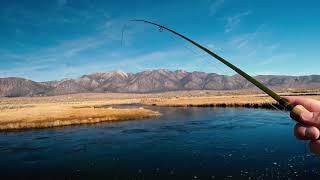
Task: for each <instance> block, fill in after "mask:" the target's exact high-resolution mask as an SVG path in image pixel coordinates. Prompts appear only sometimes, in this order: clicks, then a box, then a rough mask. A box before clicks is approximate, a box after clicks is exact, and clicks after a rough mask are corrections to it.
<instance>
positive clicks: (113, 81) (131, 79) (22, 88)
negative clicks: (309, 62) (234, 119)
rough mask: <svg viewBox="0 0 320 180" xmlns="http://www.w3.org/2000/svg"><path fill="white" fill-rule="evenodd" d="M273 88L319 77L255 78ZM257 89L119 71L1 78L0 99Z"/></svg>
mask: <svg viewBox="0 0 320 180" xmlns="http://www.w3.org/2000/svg"><path fill="white" fill-rule="evenodd" d="M256 78H257V79H258V80H260V81H261V82H262V83H264V84H265V85H267V86H268V87H272V88H314V87H320V75H311V76H276V75H261V76H256ZM253 87H254V86H253V85H252V84H250V83H249V82H248V81H247V80H245V79H243V78H242V77H240V76H239V75H234V76H225V75H219V74H214V73H204V72H196V71H195V72H187V71H183V70H177V71H169V70H165V69H159V70H150V71H143V72H139V73H135V74H134V73H125V72H120V71H115V72H105V73H94V74H89V75H84V76H82V77H80V78H77V79H64V80H60V81H48V82H34V81H31V80H26V79H22V78H15V77H9V78H0V96H2V97H3V96H6V97H17V96H37V95H62V94H72V93H85V92H127V93H152V92H163V91H175V90H237V89H248V88H253Z"/></svg>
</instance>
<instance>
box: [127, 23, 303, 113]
mask: <svg viewBox="0 0 320 180" xmlns="http://www.w3.org/2000/svg"><path fill="white" fill-rule="evenodd" d="M131 21H133V22H143V23H146V24H151V25H154V26H156V27H158V28H159V30H160V31H163V30H167V31H169V32H171V33H173V34H175V35H177V36H179V37H181V38H183V39H184V40H186V41H188V42H190V43H191V44H193V45H195V46H196V47H198V48H200V49H202V50H203V51H205V52H206V53H208V54H209V55H210V56H212V57H214V58H215V59H217V60H219V61H220V62H222V63H223V64H225V65H226V66H228V67H229V68H231V69H233V70H234V71H235V72H237V73H238V74H240V75H241V76H242V77H244V78H245V79H246V80H248V81H249V82H251V83H252V84H254V85H255V86H256V87H258V88H259V89H260V90H262V91H263V92H265V93H266V94H268V95H269V96H270V97H272V98H273V99H274V100H276V101H277V102H278V103H279V104H280V105H281V106H283V107H284V108H285V110H288V111H292V112H293V114H298V115H299V114H301V112H302V111H303V110H302V109H297V108H295V107H294V106H293V105H292V104H291V103H290V102H289V101H288V100H287V99H285V98H282V97H281V96H279V95H278V94H277V93H275V92H274V91H272V90H271V89H269V88H268V87H266V86H265V85H263V84H262V83H261V82H259V81H258V80H256V79H255V78H253V77H252V76H250V75H249V74H247V73H246V72H244V71H242V70H241V69H239V68H238V67H237V66H235V65H233V64H231V63H230V62H229V61H227V60H226V59H224V58H222V57H221V56H219V55H218V54H216V53H214V52H212V51H210V50H209V49H207V48H205V47H204V46H202V45H200V44H199V43H197V42H195V41H194V40H192V39H190V38H188V37H186V36H184V35H182V34H180V33H178V32H176V31H174V30H172V29H169V28H167V27H165V26H163V25H160V24H157V23H154V22H151V21H147V20H140V19H135V20H131Z"/></svg>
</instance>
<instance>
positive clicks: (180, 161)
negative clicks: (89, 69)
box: [0, 107, 320, 179]
mask: <svg viewBox="0 0 320 180" xmlns="http://www.w3.org/2000/svg"><path fill="white" fill-rule="evenodd" d="M148 108H152V109H154V110H158V111H160V112H161V113H162V114H163V115H162V116H161V117H159V118H154V119H144V120H137V121H123V122H113V123H99V124H93V125H82V126H71V127H63V128H53V129H41V130H30V131H20V132H19V131H15V132H6V133H0V158H1V163H0V169H1V173H0V178H1V179H3V178H20V179H42V178H45V179H50V178H51V179H92V178H99V179H178V178H180V179H221V178H222V179H231V178H234V179H248V178H251V179H270V178H273V179H288V178H290V179H300V178H301V177H304V178H314V177H319V176H320V174H319V173H320V172H319V170H318V168H317V167H318V166H319V163H320V161H319V159H318V158H317V157H315V156H313V155H311V154H309V153H307V152H305V144H304V143H302V142H299V141H296V140H295V139H294V138H293V136H292V132H291V131H292V127H293V125H294V124H293V123H291V122H290V121H291V120H290V119H289V117H288V115H287V114H283V113H280V112H277V111H271V110H264V109H246V108H191V107H187V108H166V107H148Z"/></svg>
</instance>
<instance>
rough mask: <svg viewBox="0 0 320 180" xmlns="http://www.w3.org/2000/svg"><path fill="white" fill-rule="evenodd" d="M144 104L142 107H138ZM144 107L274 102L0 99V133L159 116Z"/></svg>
mask: <svg viewBox="0 0 320 180" xmlns="http://www.w3.org/2000/svg"><path fill="white" fill-rule="evenodd" d="M319 92H320V91H318V90H315V89H312V90H305V89H304V90H300V91H298V90H296V92H280V94H281V95H282V96H305V97H309V98H313V99H318V100H320V94H319ZM123 104H126V105H130V104H131V105H133V104H140V105H141V107H140V108H136V107H135V108H133V107H132V108H131V107H126V108H119V107H116V106H117V105H123ZM143 105H146V107H142V106H143ZM148 106H166V107H245V108H267V109H274V106H276V107H277V108H280V107H278V106H277V103H276V102H275V101H274V100H273V99H271V98H270V97H268V96H267V95H265V94H259V93H257V91H255V90H252V91H249V90H247V91H246V90H238V91H204V90H199V91H173V92H164V93H151V94H129V93H83V94H72V95H61V96H46V97H15V98H5V97H2V98H0V131H5V130H17V129H31V128H32V129H33V128H49V127H59V126H68V125H79V124H91V123H99V122H111V121H123V120H137V119H143V118H150V117H157V116H160V115H161V114H160V112H157V111H154V110H150V109H148V108H147V107H148Z"/></svg>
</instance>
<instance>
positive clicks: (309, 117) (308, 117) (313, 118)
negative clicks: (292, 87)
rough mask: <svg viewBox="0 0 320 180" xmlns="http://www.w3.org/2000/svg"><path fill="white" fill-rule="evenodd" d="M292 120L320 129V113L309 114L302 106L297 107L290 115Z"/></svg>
mask: <svg viewBox="0 0 320 180" xmlns="http://www.w3.org/2000/svg"><path fill="white" fill-rule="evenodd" d="M290 116H291V118H292V119H294V120H296V121H298V122H299V123H302V124H304V125H306V126H316V127H318V128H319V127H320V113H319V112H309V111H308V110H306V109H305V108H304V107H303V106H302V105H297V106H295V107H294V108H293V110H292V111H291V113H290Z"/></svg>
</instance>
